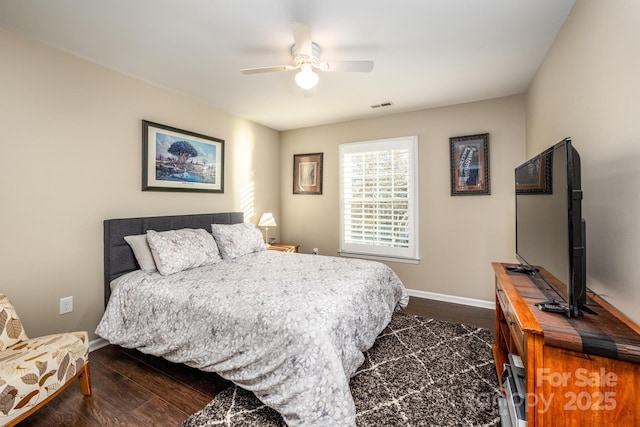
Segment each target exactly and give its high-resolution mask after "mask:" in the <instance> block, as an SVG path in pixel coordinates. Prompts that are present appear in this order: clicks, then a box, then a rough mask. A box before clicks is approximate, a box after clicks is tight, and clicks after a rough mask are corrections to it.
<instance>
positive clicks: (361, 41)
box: [0, 0, 575, 130]
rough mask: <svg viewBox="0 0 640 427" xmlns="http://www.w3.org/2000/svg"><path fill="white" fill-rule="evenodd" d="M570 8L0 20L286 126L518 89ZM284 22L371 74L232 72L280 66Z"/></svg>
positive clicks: (62, 15)
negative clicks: (363, 63)
mask: <svg viewBox="0 0 640 427" xmlns="http://www.w3.org/2000/svg"><path fill="white" fill-rule="evenodd" d="M574 2H575V0H107V1H105V0H0V26H3V27H6V28H9V29H12V30H15V31H17V32H19V33H22V34H25V35H27V36H29V37H32V38H34V39H37V40H40V41H42V42H44V43H47V44H49V45H51V46H55V47H57V48H60V49H62V50H65V51H68V52H70V53H73V54H74V55H77V56H80V57H83V58H86V59H88V60H90V61H93V62H95V63H98V64H101V65H103V66H105V67H108V68H111V69H114V70H117V71H119V72H122V73H124V74H128V75H130V76H134V77H137V78H139V79H142V80H144V81H147V82H150V83H153V84H155V85H158V86H161V87H164V88H168V89H171V90H174V91H177V92H179V93H183V94H186V95H189V96H191V97H193V98H196V99H198V100H200V101H202V102H204V103H207V104H209V105H212V106H214V107H217V108H219V109H221V110H224V111H226V112H229V113H232V114H235V115H238V116H241V117H243V118H246V119H249V120H252V121H255V122H257V123H261V124H263V125H265V126H268V127H271V128H273V129H277V130H286V129H294V128H299V127H306V126H313V125H318V124H324V123H332V122H338V121H343V120H350V119H354V118H361V117H371V116H374V115H379V114H389V113H395V112H403V111H412V110H418V109H423V108H431V107H438V106H444V105H452V104H458V103H462V102H470V101H477V100H482V99H490V98H495V97H500V96H507V95H513V94H519V93H523V92H525V91H526V89H527V87H528V85H529V82H530V81H531V78H532V77H533V75H534V73H535V72H536V70H537V68H538V66H539V64H540V62H541V61H542V59H543V58H544V55H545V54H546V52H547V51H548V49H549V47H550V46H551V43H552V42H553V40H554V38H555V36H556V34H557V33H558V31H559V29H560V27H561V26H562V24H563V23H564V21H565V19H566V17H567V15H568V14H569V11H570V10H571V8H572V6H573V4H574ZM292 22H301V23H304V24H306V25H308V26H309V27H311V30H312V35H313V41H314V42H316V43H318V44H319V45H320V47H321V48H322V54H321V59H323V60H334V61H342V60H373V61H374V62H375V66H374V69H373V72H371V73H321V74H320V83H319V84H318V86H317V88H316V91H315V94H314V95H313V96H305V95H304V92H303V91H302V89H300V88H298V87H297V86H296V85H295V83H294V75H295V72H278V73H268V74H255V75H243V74H241V73H240V72H239V70H240V69H241V68H249V67H262V66H271V65H282V64H287V63H289V62H290V60H291V55H290V51H289V49H290V47H291V45H292V44H293V36H292V35H291V29H290V24H291V23H292ZM388 101H390V102H392V103H393V106H391V107H385V108H378V109H372V108H371V105H374V104H380V103H384V102H388Z"/></svg>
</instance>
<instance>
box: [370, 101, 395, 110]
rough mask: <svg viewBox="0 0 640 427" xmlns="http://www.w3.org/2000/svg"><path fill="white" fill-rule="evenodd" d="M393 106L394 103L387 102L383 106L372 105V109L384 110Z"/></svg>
mask: <svg viewBox="0 0 640 427" xmlns="http://www.w3.org/2000/svg"><path fill="white" fill-rule="evenodd" d="M392 105H393V102H391V101H387V102H383V103H381V104H375V105H372V106H371V108H383V107H391V106H392Z"/></svg>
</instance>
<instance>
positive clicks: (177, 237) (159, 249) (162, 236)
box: [147, 228, 220, 276]
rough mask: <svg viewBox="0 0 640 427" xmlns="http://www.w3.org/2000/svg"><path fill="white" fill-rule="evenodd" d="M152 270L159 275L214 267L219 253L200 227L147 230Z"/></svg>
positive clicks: (208, 235) (218, 259)
mask: <svg viewBox="0 0 640 427" xmlns="http://www.w3.org/2000/svg"><path fill="white" fill-rule="evenodd" d="M147 242H149V247H150V248H151V253H152V254H153V259H154V260H155V262H156V267H157V268H158V271H159V272H160V274H162V275H165V276H166V275H167V274H173V273H177V272H179V271H183V270H188V269H190V268H195V267H201V266H203V265H209V264H215V263H217V262H219V261H220V253H219V252H218V247H217V246H216V242H215V241H214V240H213V237H212V236H211V234H209V233H208V232H207V230H204V229H202V228H199V229H193V228H183V229H181V230H169V231H160V232H158V231H153V230H149V231H147Z"/></svg>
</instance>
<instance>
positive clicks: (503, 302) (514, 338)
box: [496, 282, 526, 359]
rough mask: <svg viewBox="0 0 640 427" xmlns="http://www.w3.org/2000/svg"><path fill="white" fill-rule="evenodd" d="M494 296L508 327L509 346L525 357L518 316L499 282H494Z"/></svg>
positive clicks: (522, 335) (522, 334)
mask: <svg viewBox="0 0 640 427" xmlns="http://www.w3.org/2000/svg"><path fill="white" fill-rule="evenodd" d="M496 296H497V297H498V301H499V303H500V308H501V310H502V313H503V315H504V321H505V322H506V324H507V327H508V328H509V334H508V340H509V344H508V345H509V348H511V349H513V347H515V350H516V351H517V353H518V354H519V355H521V357H522V358H523V359H525V358H526V353H525V351H524V350H525V348H524V333H523V332H522V326H521V325H520V323H518V318H517V317H516V315H515V313H514V310H513V305H512V304H511V302H510V301H509V297H508V295H507V293H506V292H505V290H504V289H503V288H502V286H501V284H500V283H499V282H498V283H496Z"/></svg>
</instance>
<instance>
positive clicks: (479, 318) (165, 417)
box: [18, 297, 495, 427]
mask: <svg viewBox="0 0 640 427" xmlns="http://www.w3.org/2000/svg"><path fill="white" fill-rule="evenodd" d="M405 312H406V313H408V314H415V315H420V316H427V317H433V318H436V319H441V320H447V321H451V322H459V323H466V324H469V325H475V326H480V327H484V328H487V329H490V330H492V331H493V329H494V326H495V325H494V322H495V317H494V316H495V314H494V311H493V310H488V309H483V308H475V307H469V306H464V305H458V304H450V303H445V302H439V301H432V300H426V299H421V298H415V297H412V298H411V300H410V303H409V306H408V307H407V308H406V309H405ZM89 360H90V362H91V387H92V395H91V396H90V397H84V396H83V395H82V393H81V391H80V384H77V385H75V384H72V385H71V386H69V387H67V389H66V390H65V391H63V392H62V393H61V394H60V396H58V397H57V398H56V399H54V400H53V401H52V402H50V403H49V404H48V405H46V406H44V407H43V408H42V409H40V410H39V411H37V412H36V413H34V414H33V415H32V416H31V417H29V418H27V419H26V420H24V421H22V422H21V423H20V424H18V426H20V427H27V426H34V427H35V426H38V427H40V426H42V427H45V426H46V427H53V426H78V427H81V426H87V427H90V426H91V427H93V426H95V427H98V426H136V427H138V426H158V427H160V426H167V427H169V426H171V427H177V426H179V425H180V423H181V422H182V421H184V420H185V419H186V418H187V417H188V416H189V415H191V414H192V413H194V412H196V411H198V410H200V409H201V408H202V407H204V406H205V405H206V404H207V403H208V402H209V401H210V400H211V399H212V398H213V397H214V396H215V395H216V394H217V393H219V392H220V391H221V390H223V389H224V388H226V387H227V386H228V385H229V383H228V382H227V381H225V380H224V379H222V378H220V377H219V376H218V375H216V374H214V373H208V372H202V371H199V370H197V369H193V368H189V367H187V366H185V365H181V364H174V363H171V362H168V361H166V360H164V359H161V358H157V357H153V356H148V355H145V354H142V353H140V352H138V351H136V350H126V349H123V348H120V347H117V346H113V345H108V346H106V347H103V348H101V349H98V350H96V351H93V352H91V354H90V355H89Z"/></svg>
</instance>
